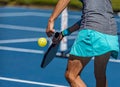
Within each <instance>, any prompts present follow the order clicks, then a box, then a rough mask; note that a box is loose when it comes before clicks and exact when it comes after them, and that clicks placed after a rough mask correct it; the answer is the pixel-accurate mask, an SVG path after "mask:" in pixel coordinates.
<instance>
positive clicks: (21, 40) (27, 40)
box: [0, 38, 38, 44]
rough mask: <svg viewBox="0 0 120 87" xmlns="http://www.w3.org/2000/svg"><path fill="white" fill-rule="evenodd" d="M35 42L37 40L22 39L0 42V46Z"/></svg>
mask: <svg viewBox="0 0 120 87" xmlns="http://www.w3.org/2000/svg"><path fill="white" fill-rule="evenodd" d="M37 40H38V38H24V39H10V40H0V44H6V43H23V42H33V41H37Z"/></svg>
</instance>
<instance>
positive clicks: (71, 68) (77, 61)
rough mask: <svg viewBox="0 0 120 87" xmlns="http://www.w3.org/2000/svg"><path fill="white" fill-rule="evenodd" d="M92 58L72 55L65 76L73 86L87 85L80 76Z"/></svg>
mask: <svg viewBox="0 0 120 87" xmlns="http://www.w3.org/2000/svg"><path fill="white" fill-rule="evenodd" d="M90 59H91V58H80V57H76V56H70V58H69V60H68V66H67V69H66V74H65V77H66V79H67V81H68V82H69V84H70V86H71V87H86V85H85V83H84V82H83V81H82V79H81V78H80V73H81V71H82V70H83V68H84V66H85V65H86V64H87V63H88V62H89V61H90Z"/></svg>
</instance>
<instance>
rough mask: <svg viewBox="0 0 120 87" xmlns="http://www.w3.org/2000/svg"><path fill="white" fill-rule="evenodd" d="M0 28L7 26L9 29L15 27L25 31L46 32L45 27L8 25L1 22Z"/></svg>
mask: <svg viewBox="0 0 120 87" xmlns="http://www.w3.org/2000/svg"><path fill="white" fill-rule="evenodd" d="M0 28H7V29H14V30H24V31H36V32H45V29H44V28H35V27H26V26H16V25H8V24H0Z"/></svg>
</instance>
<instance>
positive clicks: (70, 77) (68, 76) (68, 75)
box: [65, 71, 75, 82]
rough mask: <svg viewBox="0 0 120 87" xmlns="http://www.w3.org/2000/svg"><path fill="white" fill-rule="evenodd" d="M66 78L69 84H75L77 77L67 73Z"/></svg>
mask: <svg viewBox="0 0 120 87" xmlns="http://www.w3.org/2000/svg"><path fill="white" fill-rule="evenodd" d="M65 78H66V79H67V80H68V81H69V82H73V81H74V80H75V77H74V75H73V74H71V73H70V72H68V71H67V72H66V73H65Z"/></svg>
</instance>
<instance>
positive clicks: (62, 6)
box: [46, 0, 70, 37]
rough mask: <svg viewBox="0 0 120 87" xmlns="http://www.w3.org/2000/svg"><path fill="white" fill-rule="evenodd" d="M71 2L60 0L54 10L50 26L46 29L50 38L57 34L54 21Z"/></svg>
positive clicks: (49, 22) (49, 21)
mask: <svg viewBox="0 0 120 87" xmlns="http://www.w3.org/2000/svg"><path fill="white" fill-rule="evenodd" d="M69 2H70V0H59V1H58V3H57V5H56V7H55V8H54V10H53V13H52V15H51V16H50V18H49V20H48V26H47V29H46V34H47V36H48V37H50V36H52V35H53V33H54V32H55V30H54V29H53V28H54V21H55V19H56V18H57V17H58V16H59V15H60V13H61V12H62V11H63V10H64V9H65V8H66V7H67V5H68V3H69Z"/></svg>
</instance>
